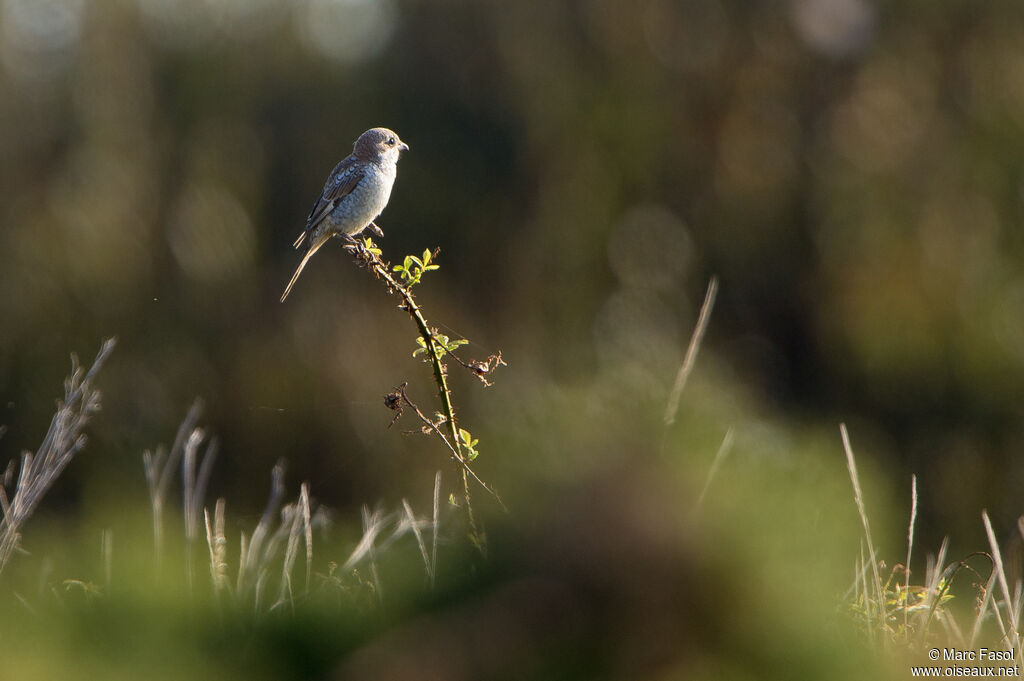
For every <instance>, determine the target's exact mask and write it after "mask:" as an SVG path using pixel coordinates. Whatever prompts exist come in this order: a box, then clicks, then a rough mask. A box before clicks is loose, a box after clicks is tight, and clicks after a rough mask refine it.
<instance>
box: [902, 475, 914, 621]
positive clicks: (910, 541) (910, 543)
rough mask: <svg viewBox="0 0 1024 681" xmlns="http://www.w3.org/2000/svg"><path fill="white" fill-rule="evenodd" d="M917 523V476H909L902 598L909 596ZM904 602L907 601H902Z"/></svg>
mask: <svg viewBox="0 0 1024 681" xmlns="http://www.w3.org/2000/svg"><path fill="white" fill-rule="evenodd" d="M916 523H917V476H916V475H911V476H910V525H909V526H908V527H907V561H906V562H905V563H904V564H903V598H904V599H909V598H910V556H911V554H912V553H913V551H914V525H915V524H916ZM904 602H905V603H906V602H907V601H904ZM909 610H910V608H907V607H904V608H903V628H904V630H907V631H909V629H907V625H908V619H909V617H910V613H909V612H908V611H909Z"/></svg>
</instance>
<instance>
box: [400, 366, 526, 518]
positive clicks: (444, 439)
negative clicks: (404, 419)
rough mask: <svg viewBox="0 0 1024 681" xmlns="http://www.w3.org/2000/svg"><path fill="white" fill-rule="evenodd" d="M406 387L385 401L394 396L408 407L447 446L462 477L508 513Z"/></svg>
mask: <svg viewBox="0 0 1024 681" xmlns="http://www.w3.org/2000/svg"><path fill="white" fill-rule="evenodd" d="M406 385H407V384H405V383H403V384H402V385H400V386H397V387H395V390H394V392H392V393H390V394H389V395H388V398H389V399H388V400H387V401H388V402H391V403H394V400H393V399H392V398H393V397H394V396H397V398H398V400H399V401H400V403H404V404H405V405H406V406H408V407H409V408H410V409H412V410H413V411H414V412H416V416H418V417H419V419H420V421H422V422H423V425H424V427H425V428H427V429H428V430H429V431H431V432H433V433H435V434H436V435H437V436H438V437H439V438H441V441H442V442H444V443H445V445H447V447H448V449H449V451H450V452H451V454H452V458H453V459H455V460H456V461H457V462H458V463H459V465H460V466H462V472H463V475H467V474H468V475H469V476H470V477H472V478H473V479H474V480H476V482H477V483H478V484H479V485H480V486H481V487H483V488H484V489H485V490H486V491H487V492H488V493H489V494H490V495H491V496H493V497H494V499H495V501H497V502H498V505H499V506H501V509H502V510H503V511H508V507H506V506H505V502H504V501H502V500H501V496H500V495H499V494H498V493H497V492H496V491H494V489H493V488H492V487H491V486H490V485H488V484H487V483H486V482H484V481H483V480H481V479H480V476H478V475H477V474H476V471H474V470H473V468H472V467H471V466H470V465H469V462H468V461H466V459H464V458H463V456H462V453H461V450H460V448H459V447H457V446H453V445H452V443H451V442H449V440H448V437H447V436H446V435H445V434H444V433H443V432H441V429H440V428H438V425H437V424H436V423H434V422H433V421H431V420H430V419H428V418H427V417H426V415H425V414H424V413H423V411H422V410H421V409H420V408H419V407H418V406H416V404H415V403H414V402H413V401H412V400H410V399H409V395H408V394H407V393H406V391H405V388H406ZM392 408H394V407H392ZM396 411H397V410H396ZM398 415H400V414H398ZM396 418H397V415H396ZM455 439H456V445H458V436H456V438H455Z"/></svg>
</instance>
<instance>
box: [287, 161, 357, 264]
mask: <svg viewBox="0 0 1024 681" xmlns="http://www.w3.org/2000/svg"><path fill="white" fill-rule="evenodd" d="M365 172H366V171H365V169H364V167H363V166H362V165H361V164H359V163H357V162H356V158H355V156H349V157H348V158H346V159H345V160H343V161H342V162H341V163H339V164H338V165H336V166H335V167H334V170H332V171H331V174H330V176H329V177H328V178H327V182H326V183H324V190H323V192H321V193H320V196H319V197H318V198H317V200H316V203H314V204H313V209H312V210H310V211H309V217H308V218H306V230H305V232H303V234H301V235H300V236H299V238H298V239H297V240H296V241H295V246H296V248H298V247H299V246H300V245H301V244H302V241H303V240H304V238H305V236H306V235H308V234H309V233H310V232H312V231H313V230H315V229H316V227H317V225H319V224H320V222H321V221H322V220H323V219H324V218H325V217H327V215H328V214H329V213H330V212H331V211H332V210H334V207H335V206H337V205H338V202H339V201H341V200H342V199H344V198H345V197H346V196H348V195H349V194H351V193H352V190H353V189H355V188H356V185H358V184H359V181H360V180H362V179H363V175H364V174H365Z"/></svg>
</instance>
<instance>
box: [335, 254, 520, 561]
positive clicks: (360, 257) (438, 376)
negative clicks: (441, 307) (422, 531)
mask: <svg viewBox="0 0 1024 681" xmlns="http://www.w3.org/2000/svg"><path fill="white" fill-rule="evenodd" d="M346 248H347V249H348V250H349V251H351V252H352V254H353V255H354V257H355V258H356V260H357V261H358V262H359V263H361V264H363V265H364V266H365V267H367V268H369V269H370V270H371V271H372V272H373V273H374V275H376V277H377V278H378V279H383V280H384V282H385V285H386V286H387V288H388V292H390V293H397V294H398V295H399V296H400V297H401V298H402V304H401V305H400V306H399V307H400V308H401V309H403V310H405V311H406V312H408V313H409V316H410V317H412V319H413V321H414V322H415V323H416V327H417V328H418V329H419V332H420V336H422V337H423V340H424V341H425V342H426V344H427V350H428V352H427V354H428V355H429V357H430V364H431V367H432V369H433V372H434V383H436V384H437V394H438V397H439V398H440V400H441V408H442V414H443V415H444V421H445V423H446V424H447V425H448V431H449V434H450V436H451V438H450V440H449V438H447V437H445V436H444V435H442V434H441V431H440V430H439V429H438V428H437V426H436V425H435V424H434V423H433V422H432V421H430V420H429V419H426V418H425V417H423V415H422V413H421V412H419V410H418V409H416V411H417V412H418V413H419V415H420V417H421V418H423V419H424V420H425V421H427V422H428V423H430V425H431V427H432V428H433V430H434V432H436V433H437V434H438V435H441V439H442V440H444V441H445V442H446V443H447V444H448V446H449V448H450V449H451V450H452V454H453V456H454V458H455V459H456V461H458V462H459V463H460V464H461V472H462V493H463V498H464V499H465V501H466V516H467V518H468V520H469V527H470V533H471V537H472V539H473V542H474V543H475V544H476V546H477V547H478V548H479V550H480V551H481V552H482V553H483V552H485V551H486V547H485V544H484V541H485V538H484V535H483V534H482V533H481V532H480V529H479V527H478V526H477V523H476V516H475V514H474V513H473V503H472V499H471V495H470V491H469V477H470V474H472V476H473V478H475V479H476V480H477V481H478V482H480V484H481V485H483V487H484V489H487V490H488V491H489V492H491V493H492V494H494V492H493V491H492V490H491V489H490V488H489V487H488V486H487V485H486V484H484V483H483V481H482V480H480V479H479V478H478V477H476V474H475V473H473V472H472V469H471V468H469V464H468V463H467V458H466V456H465V454H464V452H463V448H462V442H461V440H460V439H459V429H458V426H457V425H456V421H455V408H454V407H453V406H452V394H451V389H450V388H449V387H448V372H447V369H446V368H445V365H444V363H443V362H442V361H441V357H443V356H444V354H445V353H447V354H451V355H452V356H453V357H454V354H453V353H452V352H451V351H450V350H448V348H446V347H445V346H444V345H443V344H442V343H441V342H440V341H439V340H438V339H437V336H436V332H435V330H433V329H431V328H430V325H429V324H428V323H427V320H426V318H425V317H424V316H423V312H422V311H421V310H420V306H419V305H417V304H416V300H415V299H414V298H413V295H412V291H410V290H409V287H406V286H403V285H402V284H401V283H400V282H399V281H398V280H397V279H395V277H394V276H393V275H392V274H391V272H390V271H389V270H388V266H387V264H386V263H385V262H384V261H383V260H381V258H380V256H379V255H377V253H375V252H374V251H372V250H370V249H369V248H367V247H366V245H365V244H364V242H362V241H360V240H358V239H356V240H355V241H354V243H351V244H348V245H347V246H346ZM456 360H457V361H458V362H459V363H460V364H462V365H463V366H465V367H466V368H467V369H470V370H473V371H475V372H476V373H477V375H478V377H479V378H481V380H485V379H484V378H483V374H485V373H486V372H487V371H488V370H489V368H488V367H489V366H491V365H494V366H496V365H497V364H498V363H503V362H502V361H501V357H500V355H499V356H498V357H496V358H495V361H492V362H488V364H487V365H483V366H481V365H480V364H476V366H474V365H472V364H467V363H466V362H463V361H462V360H461V359H459V358H458V357H456ZM485 382H486V381H485ZM405 401H406V403H408V404H409V405H410V406H412V403H411V402H409V401H408V398H405ZM494 496H495V497H496V498H498V497H497V495H496V494H495V495H494ZM498 499H499V502H500V498H498ZM503 506H504V505H503Z"/></svg>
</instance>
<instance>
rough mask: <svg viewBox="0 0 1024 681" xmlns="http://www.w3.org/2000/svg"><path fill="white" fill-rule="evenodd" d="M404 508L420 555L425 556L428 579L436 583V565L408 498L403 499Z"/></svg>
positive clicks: (431, 583) (424, 563) (431, 582)
mask: <svg viewBox="0 0 1024 681" xmlns="http://www.w3.org/2000/svg"><path fill="white" fill-rule="evenodd" d="M402 508H403V509H405V516H406V518H407V519H408V521H409V526H410V527H411V528H412V533H413V535H415V537H416V544H417V546H419V547H420V555H421V556H423V566H424V568H425V569H426V571H427V579H429V580H430V585H431V586H433V585H434V567H433V566H432V565H431V564H430V556H429V555H427V545H426V543H424V541H423V533H422V532H420V524H419V521H418V520H416V515H415V514H414V513H413V512H412V507H411V506H410V505H409V502H408V501H407V500H406V499H402Z"/></svg>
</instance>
